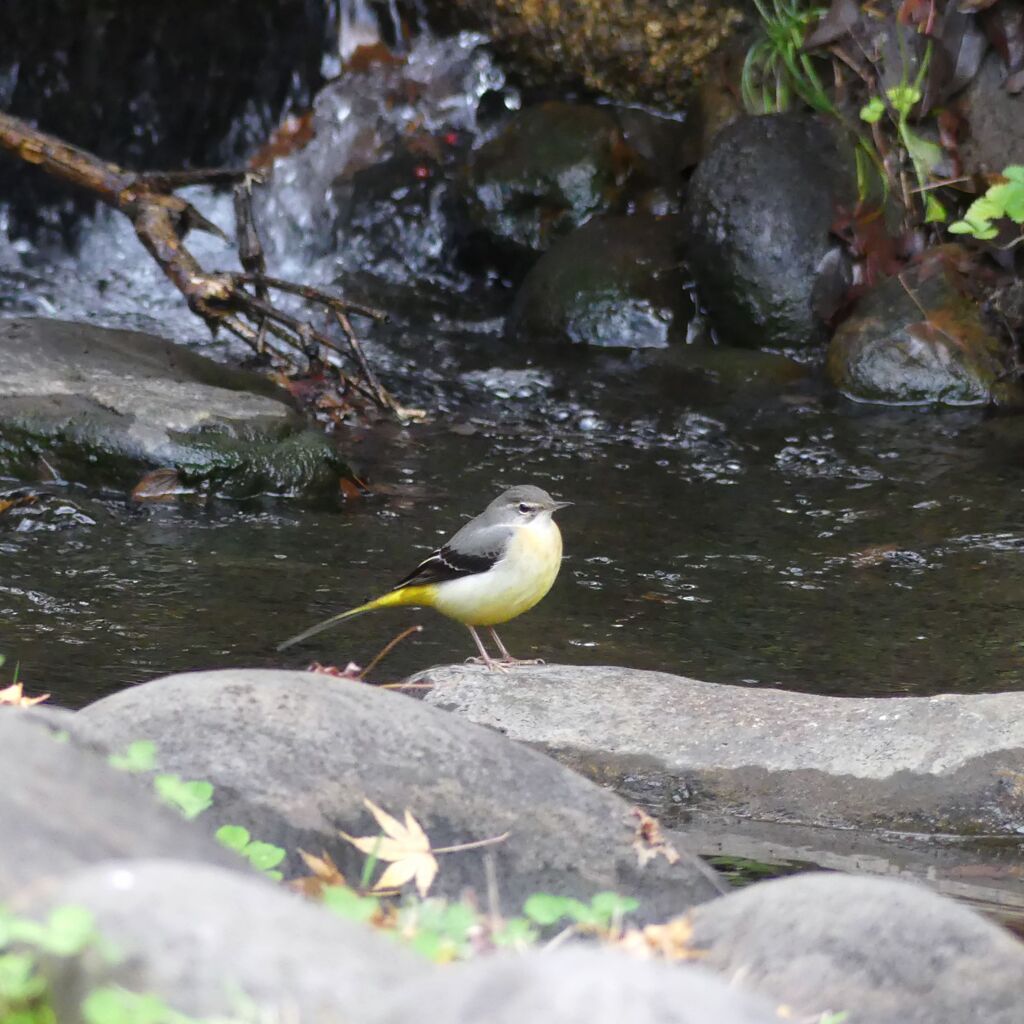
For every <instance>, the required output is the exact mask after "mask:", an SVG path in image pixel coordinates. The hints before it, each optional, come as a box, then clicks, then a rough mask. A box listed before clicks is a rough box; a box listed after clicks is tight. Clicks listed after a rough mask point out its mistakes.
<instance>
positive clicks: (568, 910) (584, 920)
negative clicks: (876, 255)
mask: <svg viewBox="0 0 1024 1024" xmlns="http://www.w3.org/2000/svg"><path fill="white" fill-rule="evenodd" d="M638 906H640V904H639V903H638V902H637V901H636V900H634V899H632V898H630V897H628V896H620V895H619V894H618V893H614V892H599V893H597V894H596V895H595V896H594V897H593V898H592V899H591V901H590V902H589V903H584V902H583V901H582V900H578V899H574V898H573V897H572V896H553V895H551V894H550V893H534V895H532V896H530V897H529V899H527V901H526V902H525V903H524V904H523V914H525V916H526V917H527V918H528V919H529V920H530V921H532V922H534V923H535V924H538V925H541V926H542V927H546V926H550V925H554V924H558V923H560V922H562V921H569V922H571V923H572V924H575V925H580V926H581V927H583V928H585V929H591V930H595V931H608V930H609V929H612V928H613V927H614V928H618V927H619V926H620V925H621V924H622V919H623V918H624V917H625V916H626V914H628V913H630V912H631V911H633V910H636V908H637V907H638Z"/></svg>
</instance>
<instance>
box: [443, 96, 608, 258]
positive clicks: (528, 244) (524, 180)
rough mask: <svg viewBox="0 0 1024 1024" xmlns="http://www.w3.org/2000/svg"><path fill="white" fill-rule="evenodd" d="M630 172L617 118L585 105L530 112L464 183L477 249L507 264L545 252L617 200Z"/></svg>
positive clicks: (484, 152)
mask: <svg viewBox="0 0 1024 1024" xmlns="http://www.w3.org/2000/svg"><path fill="white" fill-rule="evenodd" d="M627 170H628V167H627V159H626V150H625V144H624V142H623V138H622V132H621V130H620V129H619V126H618V123H617V122H616V119H615V117H614V116H613V115H612V114H611V113H610V112H609V111H607V110H602V109H600V108H598V107H588V106H584V105H582V104H579V105H576V104H570V103H554V102H552V103H542V104H540V105H539V106H535V107H528V108H527V109H526V110H524V111H523V112H522V113H521V114H518V115H517V116H516V117H515V118H513V119H512V121H511V122H510V123H509V124H508V125H507V126H506V127H505V128H504V130H503V131H502V132H501V134H500V135H498V136H497V137H496V138H494V139H491V140H490V141H489V142H487V143H485V144H484V145H483V146H481V147H480V149H479V150H477V152H476V153H475V154H474V156H473V159H472V161H471V163H470V165H469V167H468V168H467V170H466V173H465V176H464V180H463V182H462V186H461V189H462V204H463V206H464V208H465V217H466V221H467V231H468V234H469V236H470V242H471V245H474V246H475V245H486V246H487V247H489V248H492V249H494V250H495V251H496V252H497V253H498V254H501V255H503V256H504V257H505V258H506V259H511V260H515V261H520V262H521V261H525V260H527V259H529V258H530V257H532V256H536V255H537V254H539V253H541V252H543V251H544V250H545V249H547V248H548V247H549V246H550V245H551V243H552V242H553V241H554V240H555V239H556V238H557V237H559V236H560V235H565V234H568V233H569V232H570V231H571V230H572V229H573V228H576V227H579V226H580V225H581V224H583V223H584V222H585V221H586V220H588V219H589V218H590V217H592V216H593V215H594V214H595V213H599V212H602V211H604V210H608V209H609V208H610V207H611V206H612V205H613V204H614V203H615V201H616V200H617V198H618V196H619V194H620V192H621V187H622V183H623V181H624V179H625V175H626V172H627Z"/></svg>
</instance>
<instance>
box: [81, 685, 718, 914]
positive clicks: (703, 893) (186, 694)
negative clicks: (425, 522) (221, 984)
mask: <svg viewBox="0 0 1024 1024" xmlns="http://www.w3.org/2000/svg"><path fill="white" fill-rule="evenodd" d="M76 728H77V730H79V731H80V732H81V734H82V735H83V736H85V737H87V738H89V739H90V740H92V741H94V742H97V743H100V744H102V745H104V746H107V747H110V748H120V747H122V746H123V745H125V744H126V743H127V742H128V741H130V740H134V739H151V740H153V741H155V743H156V744H157V748H158V758H159V762H160V764H161V767H163V768H164V769H166V770H170V771H173V772H178V773H179V774H182V775H183V777H188V778H202V779H208V780H209V781H210V782H212V783H213V785H214V805H213V811H211V812H207V813H210V814H211V815H214V816H215V817H216V818H217V820H219V821H230V822H232V823H235V824H239V825H244V826H245V827H246V828H248V829H249V831H250V832H251V833H252V835H254V836H256V837H258V838H260V839H262V840H265V841H267V842H272V843H275V844H276V845H278V846H281V847H284V849H286V850H287V851H289V854H290V857H289V861H288V863H287V868H286V871H285V873H286V875H287V874H288V873H289V872H301V873H306V872H305V870H304V869H303V868H302V867H301V861H299V860H298V858H297V855H296V851H297V850H298V849H299V848H301V849H305V850H308V851H310V852H314V853H318V852H319V851H320V850H326V851H327V852H329V853H330V854H331V856H332V857H334V859H335V861H336V862H337V863H338V865H339V867H340V868H341V870H342V871H343V873H344V874H345V875H346V876H347V877H355V878H358V877H359V875H360V872H361V870H362V868H363V863H364V857H363V856H362V855H361V854H359V853H357V852H356V851H355V850H354V849H353V847H352V846H351V845H350V844H349V843H347V842H345V841H344V840H343V839H342V838H341V837H340V836H339V834H338V830H339V829H342V830H344V831H345V832H347V833H349V834H350V835H357V836H358V835H374V834H376V832H377V826H376V825H375V823H374V821H373V819H372V818H371V816H370V814H369V812H368V811H367V810H366V808H365V807H364V805H363V800H364V799H366V798H368V799H370V800H372V801H374V802H375V803H376V804H378V805H379V806H381V807H383V808H384V809H385V810H388V811H391V812H392V813H401V811H403V810H404V809H405V808H409V809H410V810H411V811H412V813H413V814H414V815H415V817H416V818H417V819H418V820H419V822H420V823H421V824H422V826H423V828H424V829H425V830H426V832H427V835H428V836H430V838H431V840H432V843H433V845H435V846H451V845H455V844H459V843H466V842H470V841H475V840H480V839H487V838H491V837H493V836H499V835H502V834H503V833H505V832H509V833H510V834H509V837H508V838H507V839H506V840H505V841H503V842H501V843H497V844H496V845H494V846H492V847H490V851H491V855H493V858H494V864H495V869H496V871H497V878H498V881H499V887H500V890H501V897H502V901H503V906H504V907H505V908H506V909H511V910H518V908H519V907H520V906H521V905H522V902H523V900H524V899H525V897H526V896H527V895H529V894H531V893H534V892H557V893H566V894H572V895H576V896H580V897H586V898H589V897H590V896H591V895H593V893H594V892H596V891H599V890H602V889H612V890H615V891H617V892H621V893H624V894H631V895H633V896H635V897H636V898H637V899H638V900H640V902H641V911H640V912H641V913H642V914H643V915H645V916H647V917H654V918H657V917H659V916H660V917H662V918H663V917H665V916H667V915H668V914H671V913H673V912H678V911H679V910H680V909H681V908H683V907H685V906H688V905H690V904H692V903H694V902H697V901H699V900H703V899H708V898H710V897H712V896H714V895H715V894H716V892H717V891H718V889H717V885H716V881H714V880H712V878H713V876H711V875H710V873H709V872H708V871H707V869H706V868H704V866H703V865H702V864H700V862H698V861H696V860H695V858H692V857H690V856H688V855H686V854H685V853H684V854H683V856H682V858H681V860H680V861H679V862H678V863H676V864H674V865H670V864H669V863H668V862H667V861H666V860H665V859H664V858H660V857H659V858H657V859H656V860H654V861H652V862H651V863H648V864H647V865H646V866H645V867H643V868H641V867H640V866H639V864H638V858H637V853H636V851H635V850H634V849H633V848H632V846H631V843H632V842H633V840H634V834H635V825H636V819H635V818H633V817H631V812H630V807H629V805H628V804H626V803H625V802H624V801H622V800H620V799H619V798H618V797H616V796H614V795H613V794H611V793H608V792H606V791H605V790H602V789H600V788H599V787H597V786H594V785H593V784H592V783H590V782H588V781H586V780H585V779H582V778H580V777H579V776H578V775H576V774H574V773H573V772H570V771H568V770H567V769H565V768H563V767H561V766H560V765H558V764H556V763H555V762H554V761H552V760H550V759H549V758H546V757H544V756H543V755H542V754H539V753H537V752H535V751H532V750H529V749H527V748H525V747H521V746H519V745H518V744H515V743H512V742H510V741H509V740H507V739H505V738H504V737H503V736H498V735H496V734H495V733H493V732H491V731H490V730H486V729H480V728H478V727H477V726H473V725H471V724H470V723H468V722H463V721H460V720H459V719H457V718H455V717H454V716H451V715H446V714H444V713H443V712H440V711H438V710H436V709H435V708H430V707H426V706H425V705H423V704H422V703H420V702H419V701H415V700H413V699H410V698H409V697H405V696H402V695H399V694H395V693H387V692H382V691H380V690H375V689H373V688H371V687H369V686H366V685H364V684H359V683H354V682H348V681H344V680H339V679H331V678H326V677H324V676H317V675H313V674H310V673H305V672H281V671H259V670H230V671H224V672H200V673H191V674H187V675H177V676H169V677H167V678H165V679H160V680H157V681H155V682H152V683H147V684H145V685H142V686H137V687H133V688H131V689H128V690H124V691H122V692H121V693H118V694H115V695H113V696H111V697H106V698H104V699H103V700H100V701H98V702H97V703H95V704H92V705H90V706H88V707H87V708H85V709H83V710H82V711H80V712H78V714H77V716H76ZM442 860H443V863H442V864H441V870H440V873H439V875H438V877H437V881H436V882H435V883H434V887H433V889H432V890H431V891H432V892H434V893H436V894H439V895H449V896H459V895H460V894H461V893H462V892H463V890H464V889H466V888H467V887H468V888H471V889H473V890H475V891H476V892H477V893H478V894H483V893H485V892H486V891H487V879H486V873H485V856H484V852H483V851H482V850H469V851H464V852H457V853H450V854H445V855H444V856H443V858H442Z"/></svg>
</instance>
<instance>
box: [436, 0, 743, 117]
mask: <svg viewBox="0 0 1024 1024" xmlns="http://www.w3.org/2000/svg"><path fill="white" fill-rule="evenodd" d="M740 6H741V5H735V6H728V5H718V4H700V3H693V2H677V0H588V2H587V3H572V4H567V3H565V2H563V0H507V2H504V3H501V4H495V3H493V2H492V0H454V2H453V0H429V3H428V11H429V14H430V17H431V19H432V20H433V21H434V22H435V24H438V25H439V26H440V27H442V28H455V27H468V28H476V29H480V30H482V31H483V32H484V33H485V34H486V35H487V37H488V41H489V42H490V43H491V45H493V46H494V48H495V50H496V51H497V52H498V54H499V55H500V56H501V57H502V58H503V61H505V62H507V63H508V64H510V65H511V66H512V67H513V68H514V69H515V70H516V71H517V72H519V73H520V74H521V75H524V76H525V77H526V79H527V80H528V81H529V82H532V83H534V84H536V85H539V86H542V87H545V86H546V87H549V88H550V87H552V86H556V87H557V86H574V85H578V84H579V83H580V82H583V83H584V84H585V85H586V86H587V88H588V89H590V90H592V91H596V92H600V93H603V94H605V95H608V96H611V97H613V98H615V99H622V100H630V101H635V100H639V101H641V102H645V103H654V104H658V105H668V106H672V107H677V108H678V107H679V106H680V105H681V104H682V103H683V102H684V101H685V99H686V98H687V97H688V95H689V91H690V85H691V83H692V82H693V79H694V76H695V75H696V76H699V75H700V73H701V72H703V71H704V70H705V68H706V66H707V63H708V59H709V57H711V56H712V55H713V54H714V53H716V52H717V51H718V50H719V48H720V47H721V45H722V43H723V42H724V41H726V40H727V39H729V38H730V36H731V35H732V34H733V32H734V30H735V29H736V27H737V26H738V25H739V24H740V22H741V21H742V17H741V14H740V11H739V9H738V8H739V7H740Z"/></svg>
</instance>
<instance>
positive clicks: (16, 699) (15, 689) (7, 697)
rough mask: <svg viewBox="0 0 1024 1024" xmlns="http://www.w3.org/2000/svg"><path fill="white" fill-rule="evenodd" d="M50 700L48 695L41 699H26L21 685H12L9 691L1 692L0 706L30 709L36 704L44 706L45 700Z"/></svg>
mask: <svg viewBox="0 0 1024 1024" xmlns="http://www.w3.org/2000/svg"><path fill="white" fill-rule="evenodd" d="M49 699H50V695H49V694H48V693H44V694H43V695H42V696H41V697H26V696H25V690H24V687H23V686H22V684H21V683H12V684H11V685H10V686H8V687H7V689H5V690H0V704H9V705H10V706H11V707H15V708H30V707H32V706H33V705H34V704H42V702H43V701H44V700H49Z"/></svg>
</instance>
